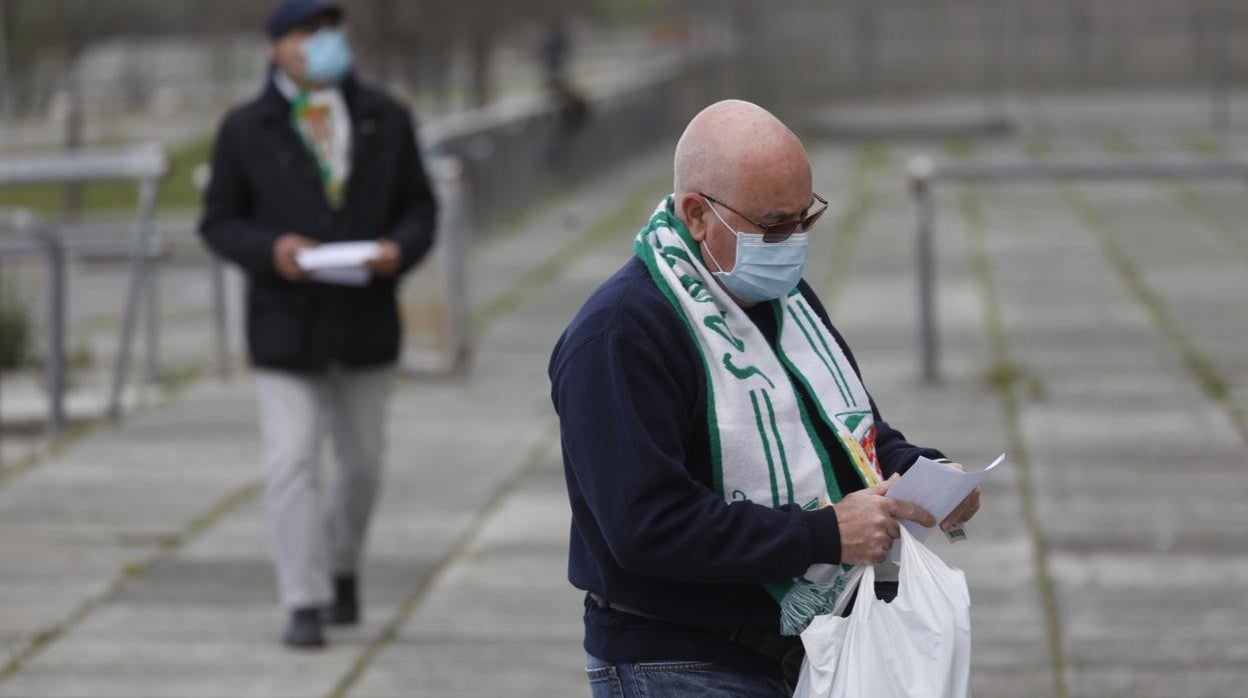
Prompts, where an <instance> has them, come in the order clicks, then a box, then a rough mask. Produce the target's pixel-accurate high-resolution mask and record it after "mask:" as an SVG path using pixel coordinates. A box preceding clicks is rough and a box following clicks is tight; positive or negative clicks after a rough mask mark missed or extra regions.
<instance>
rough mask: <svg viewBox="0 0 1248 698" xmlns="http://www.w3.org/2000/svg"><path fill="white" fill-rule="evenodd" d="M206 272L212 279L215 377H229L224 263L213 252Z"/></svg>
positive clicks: (228, 337)
mask: <svg viewBox="0 0 1248 698" xmlns="http://www.w3.org/2000/svg"><path fill="white" fill-rule="evenodd" d="M208 273H209V276H210V278H211V280H212V325H213V329H214V332H213V339H214V340H216V350H217V351H216V353H217V377H218V378H221V379H222V380H224V379H226V378H229V377H230V336H229V334H228V333H229V327H228V321H227V318H226V309H225V303H226V300H225V265H224V264H222V263H221V260H220V258H218V257H217V256H216V255H215V254H214V255H212V259H211V261H209V262H208Z"/></svg>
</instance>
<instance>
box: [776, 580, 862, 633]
mask: <svg viewBox="0 0 1248 698" xmlns="http://www.w3.org/2000/svg"><path fill="white" fill-rule="evenodd" d="M845 577H846V575H844V574H841V575H837V577H836V579H833V580H832V581H830V582H827V583H824V584H816V583H815V582H812V581H810V580H808V579H798V580H797V581H796V582H794V584H793V586H792V587H790V588H789V590H788V591H787V592H785V594H784V598H783V599H781V600H780V634H781V635H801V634H802V631H803V630H805V629H806V626H808V625H810V622H811V621H812V620H814V619H815V616H823V615H827V614H829V613H831V612H832V610H833V609H834V608H835V607H836V600H837V599H839V598H840V597H841V594H842V593H844V591H845Z"/></svg>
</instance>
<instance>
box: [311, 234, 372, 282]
mask: <svg viewBox="0 0 1248 698" xmlns="http://www.w3.org/2000/svg"><path fill="white" fill-rule="evenodd" d="M380 251H381V245H379V244H378V243H376V242H374V241H372V240H362V241H353V242H329V243H325V244H323V245H317V246H316V247H308V248H306V249H302V250H299V251H298V252H296V253H295V262H296V263H298V264H299V268H300V269H302V270H304V271H306V272H308V279H309V280H311V281H318V282H320V283H323V284H336V285H339V286H366V285H368V281H369V279H370V278H371V277H372V272H370V271H369V270H368V269H365V268H364V263H365V262H367V261H368V260H370V259H373V258H374V257H376V256H377V254H378V253H379V252H380Z"/></svg>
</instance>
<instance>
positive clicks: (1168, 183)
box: [1105, 130, 1248, 264]
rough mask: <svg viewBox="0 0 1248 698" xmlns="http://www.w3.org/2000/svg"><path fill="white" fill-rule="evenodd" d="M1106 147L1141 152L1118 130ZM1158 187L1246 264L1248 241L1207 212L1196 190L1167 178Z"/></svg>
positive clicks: (1190, 146)
mask: <svg viewBox="0 0 1248 698" xmlns="http://www.w3.org/2000/svg"><path fill="white" fill-rule="evenodd" d="M1105 144H1106V148H1107V149H1108V150H1109V151H1110V152H1112V153H1115V154H1118V155H1137V154H1139V152H1140V149H1139V148H1137V147H1136V145H1135V144H1134V143H1132V142H1131V140H1130V139H1129V138H1127V137H1126V136H1125V135H1124V134H1123V133H1122V132H1121V131H1117V130H1115V131H1114V132H1113V133H1112V136H1110V137H1107V139H1106V141H1105ZM1187 148H1188V149H1189V150H1191V151H1193V152H1194V153H1196V154H1198V155H1203V156H1205V157H1211V156H1221V157H1225V153H1224V152H1218V151H1216V150H1215V151H1214V152H1210V151H1209V149H1208V148H1207V147H1202V146H1201V145H1199V144H1192V143H1188V144H1187ZM1157 187H1158V188H1160V189H1162V190H1163V191H1166V192H1168V193H1169V194H1170V196H1171V198H1172V199H1173V200H1174V202H1175V203H1176V204H1177V205H1178V206H1179V207H1181V208H1182V209H1183V210H1185V211H1187V213H1189V214H1190V215H1191V216H1192V217H1193V218H1195V219H1196V220H1198V221H1200V224H1201V227H1203V228H1204V229H1205V230H1208V231H1209V232H1212V233H1213V234H1214V236H1215V237H1216V238H1217V239H1218V242H1220V243H1221V244H1222V246H1223V247H1225V248H1226V249H1227V251H1228V252H1230V253H1231V254H1233V255H1235V256H1236V257H1238V258H1239V259H1240V261H1242V262H1244V263H1245V264H1248V239H1245V238H1243V237H1241V236H1240V235H1239V234H1238V233H1237V232H1236V230H1235V229H1234V228H1233V227H1232V226H1230V225H1228V224H1227V222H1226V221H1225V220H1224V219H1223V218H1222V217H1221V216H1219V215H1217V214H1216V213H1214V212H1213V211H1211V210H1209V206H1208V204H1207V203H1206V202H1205V199H1204V197H1203V196H1201V195H1200V194H1199V193H1198V192H1197V191H1196V190H1195V189H1193V188H1191V187H1190V186H1188V185H1187V184H1184V183H1183V182H1181V181H1180V180H1179V179H1177V178H1167V179H1166V180H1164V182H1158V183H1157Z"/></svg>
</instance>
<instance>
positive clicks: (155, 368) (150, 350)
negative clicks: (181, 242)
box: [143, 245, 160, 385]
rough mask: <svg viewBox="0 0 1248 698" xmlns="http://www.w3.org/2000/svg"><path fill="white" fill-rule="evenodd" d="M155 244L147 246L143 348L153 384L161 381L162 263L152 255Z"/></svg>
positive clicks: (147, 371) (150, 381) (149, 381)
mask: <svg viewBox="0 0 1248 698" xmlns="http://www.w3.org/2000/svg"><path fill="white" fill-rule="evenodd" d="M154 253H155V246H154V245H149V246H148V248H147V256H148V262H147V288H146V289H145V294H146V296H147V297H146V298H145V299H144V301H145V307H146V309H147V318H146V319H145V321H144V323H143V324H144V326H145V329H146V330H147V332H146V338H147V344H146V346H145V347H144V350H143V358H144V363H145V371H144V374H145V375H144V377H145V378H146V379H147V382H148V383H149V384H151V385H156V384H158V383H160V265H159V264H157V263H155V261H154V260H153V259H152V256H153V255H154Z"/></svg>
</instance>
